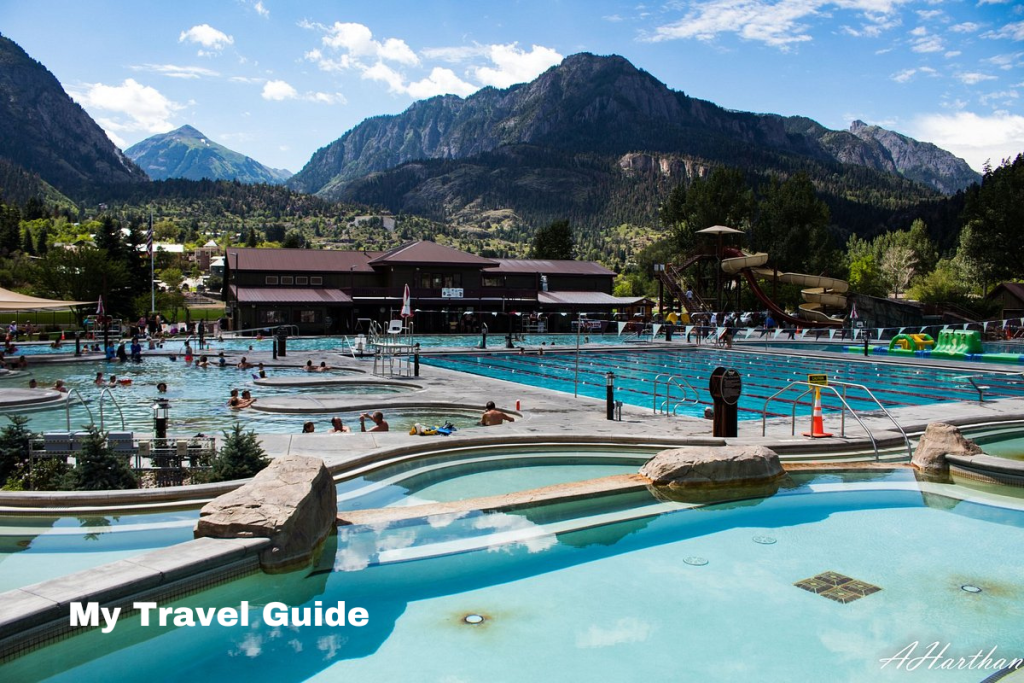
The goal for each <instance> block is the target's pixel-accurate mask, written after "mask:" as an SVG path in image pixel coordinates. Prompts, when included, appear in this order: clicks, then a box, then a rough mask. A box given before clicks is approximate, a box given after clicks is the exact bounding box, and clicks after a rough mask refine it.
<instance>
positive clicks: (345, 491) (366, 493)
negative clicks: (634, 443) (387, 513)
mask: <svg viewBox="0 0 1024 683" xmlns="http://www.w3.org/2000/svg"><path fill="white" fill-rule="evenodd" d="M656 452H657V449H637V448H634V449H601V448H598V447H591V448H581V449H578V450H573V449H568V448H562V449H558V450H545V449H538V448H509V447H502V448H500V449H486V450H477V449H473V448H469V449H459V450H455V451H447V452H443V453H438V454H435V455H430V456H427V457H421V458H417V459H416V460H412V461H405V462H401V463H396V464H393V465H386V466H384V467H380V468H378V469H375V470H374V471H373V472H370V473H368V474H365V475H361V476H357V477H353V478H351V479H348V480H346V481H342V482H341V483H339V484H338V508H339V509H341V510H359V509H367V508H381V507H391V506H395V505H422V504H425V503H443V502H448V501H454V500H463V499H466V498H479V497H483V496H495V495H500V494H505V493H513V492H515V491H525V490H528V489H535V488H542V487H544V486H552V485H554V484H564V483H567V482H573V481H582V480H584V479H596V478H598V477H606V476H611V475H614V474H632V473H635V472H637V471H638V470H639V469H640V467H641V466H642V465H643V464H644V462H646V461H647V460H648V459H649V458H651V457H653V456H654V454H655V453H656Z"/></svg>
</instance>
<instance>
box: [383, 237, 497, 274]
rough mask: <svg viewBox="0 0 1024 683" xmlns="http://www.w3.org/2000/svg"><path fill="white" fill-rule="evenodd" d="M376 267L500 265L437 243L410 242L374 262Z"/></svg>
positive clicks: (483, 266) (480, 266)
mask: <svg viewBox="0 0 1024 683" xmlns="http://www.w3.org/2000/svg"><path fill="white" fill-rule="evenodd" d="M371 263H372V264H373V265H375V266H382V265H394V264H402V265H429V266H433V265H446V266H477V267H479V268H489V267H491V266H496V265H498V262H497V261H493V260H491V259H485V258H483V257H482V256H477V255H475V254H467V253H466V252H464V251H459V250H458V249H453V248H452V247H446V246H444V245H443V244H437V243H436V242H425V241H422V240H421V241H418V242H410V243H409V244H403V245H402V246H400V247H396V248H395V249H392V250H391V251H388V252H385V253H384V254H383V255H382V256H379V257H377V258H375V259H374V260H373V261H372V262H371Z"/></svg>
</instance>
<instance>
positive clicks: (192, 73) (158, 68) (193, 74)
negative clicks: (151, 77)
mask: <svg viewBox="0 0 1024 683" xmlns="http://www.w3.org/2000/svg"><path fill="white" fill-rule="evenodd" d="M131 68H132V70H133V71H151V72H153V73H158V74H162V75H164V76H167V77H168V78H187V79H193V78H213V77H216V76H220V74H219V73H217V72H216V71H214V70H212V69H206V68H203V67H201V66H177V65H175V64H142V65H140V66H133V67H131Z"/></svg>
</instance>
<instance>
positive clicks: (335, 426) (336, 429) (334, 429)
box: [329, 417, 352, 434]
mask: <svg viewBox="0 0 1024 683" xmlns="http://www.w3.org/2000/svg"><path fill="white" fill-rule="evenodd" d="M329 433H330V434H351V433H352V430H351V429H349V428H348V427H346V426H345V425H344V424H342V422H341V418H340V417H332V418H331V431H330V432H329Z"/></svg>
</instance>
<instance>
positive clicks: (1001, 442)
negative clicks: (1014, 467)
mask: <svg viewBox="0 0 1024 683" xmlns="http://www.w3.org/2000/svg"><path fill="white" fill-rule="evenodd" d="M965 436H967V437H968V438H970V439H972V440H973V441H975V442H976V443H977V444H978V445H979V446H981V448H982V450H983V451H985V453H987V454H988V455H994V456H996V457H999V458H1008V459H1010V460H1024V426H1021V425H1017V426H1014V427H1011V428H1004V429H998V428H997V429H982V430H965Z"/></svg>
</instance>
